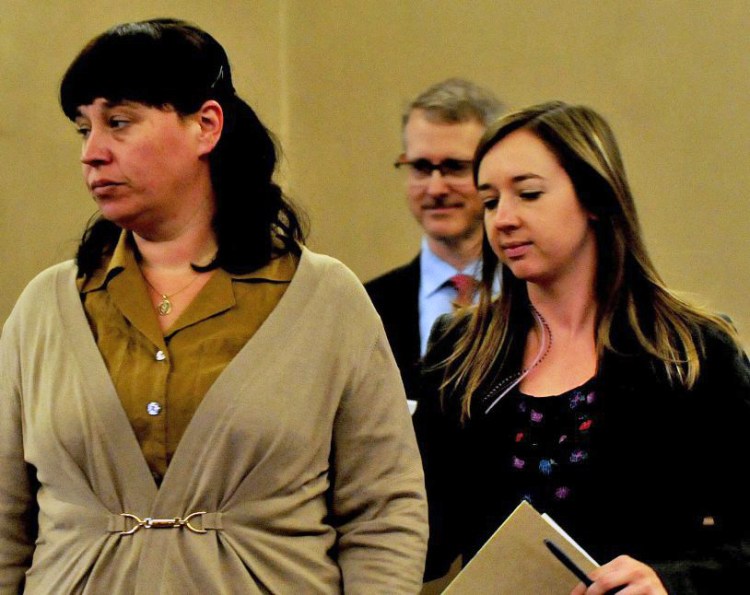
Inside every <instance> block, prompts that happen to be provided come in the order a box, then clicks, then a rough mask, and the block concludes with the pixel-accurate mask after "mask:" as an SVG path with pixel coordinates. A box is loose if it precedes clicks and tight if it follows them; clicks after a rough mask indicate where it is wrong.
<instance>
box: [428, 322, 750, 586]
mask: <svg viewBox="0 0 750 595" xmlns="http://www.w3.org/2000/svg"><path fill="white" fill-rule="evenodd" d="M436 326H437V325H436ZM438 331H439V329H435V330H433V336H435V335H436V334H437V333H438ZM457 335H458V331H457V330H454V331H452V332H449V333H448V335H447V336H444V338H443V340H442V341H439V342H438V343H437V344H436V345H435V346H434V349H433V350H432V351H431V352H430V355H429V358H428V359H430V360H431V359H432V358H433V357H440V354H441V353H442V354H443V356H444V355H446V354H447V353H448V352H449V351H450V349H452V345H453V343H454V341H455V338H456V337H457ZM702 336H703V340H704V345H705V352H704V353H703V357H702V366H701V376H700V378H699V380H698V382H697V383H696V385H695V386H694V387H693V388H692V389H691V390H686V389H684V388H681V387H679V386H672V385H671V384H670V383H669V382H668V381H667V380H666V378H665V375H664V372H663V369H662V368H661V367H660V364H658V363H654V362H653V361H652V360H651V359H650V358H649V357H647V356H645V355H633V356H628V355H625V353H628V352H630V353H633V352H635V350H631V349H626V350H625V351H624V353H620V354H615V353H612V352H608V353H607V354H605V356H604V359H603V361H602V364H601V367H600V370H599V372H598V373H597V392H598V393H599V396H600V398H601V399H602V400H601V401H600V405H601V406H602V410H601V411H602V413H601V418H600V419H599V421H598V422H597V424H598V425H597V424H595V425H594V426H593V427H592V436H591V457H592V458H591V465H592V467H591V469H592V472H591V477H590V482H589V485H586V486H584V489H583V492H582V493H583V494H584V496H583V498H581V499H580V500H579V503H578V504H577V505H575V507H574V509H570V510H569V511H568V514H567V515H561V516H560V517H556V518H555V520H556V521H557V522H558V523H559V524H560V525H562V526H563V528H564V529H565V530H567V531H568V532H569V533H570V534H571V535H572V536H573V538H574V539H576V540H577V541H578V542H579V543H580V544H581V545H582V546H583V547H584V549H586V550H587V551H588V552H589V553H591V555H592V556H593V557H594V558H595V559H597V561H599V562H602V563H604V562H607V561H609V560H610V559H612V558H613V557H614V556H616V555H618V554H629V555H631V556H633V557H634V558H636V559H638V560H641V561H643V562H645V563H647V564H649V565H651V566H652V567H653V568H654V569H655V570H656V571H657V573H658V574H659V575H660V577H661V579H662V581H663V582H664V583H665V585H666V586H667V590H668V591H669V592H670V593H679V594H681V595H685V594H698V593H700V594H709V593H710V594H713V593H732V592H734V593H738V592H750V506H749V505H748V502H750V493H749V492H748V489H747V487H745V486H746V483H747V481H746V478H747V465H748V461H750V368H749V367H748V361H747V358H746V357H745V355H744V354H743V353H742V352H740V351H738V350H737V349H736V348H735V346H734V344H733V343H732V341H731V340H730V339H729V338H727V337H726V336H725V335H723V334H722V333H721V332H718V331H717V330H715V329H713V328H704V329H702ZM521 356H522V353H521V351H520V349H516V350H515V351H513V352H512V353H511V354H509V360H508V363H507V365H506V366H502V368H501V369H496V370H497V373H496V374H495V373H493V374H491V376H492V377H494V378H504V377H506V376H507V375H508V373H509V372H510V371H511V370H513V369H517V368H518V366H519V365H520V362H521ZM435 361H439V360H438V359H436V360H435ZM428 363H429V362H428ZM441 382H442V373H438V372H430V373H428V374H427V375H426V376H425V378H424V386H423V389H424V390H426V391H428V392H426V393H425V394H424V396H423V397H422V400H421V402H420V405H419V407H418V408H417V411H416V413H415V415H414V425H415V429H416V431H417V438H418V441H419V444H420V450H421V453H422V459H423V464H424V467H425V480H426V483H427V498H428V502H429V508H430V545H429V547H428V553H427V554H428V555H427V559H428V560H427V562H428V563H427V578H428V579H429V578H432V577H433V576H439V575H440V573H441V572H443V571H444V570H445V569H446V568H447V565H448V564H449V563H450V561H451V560H452V559H453V558H454V557H455V555H456V554H458V553H462V554H463V555H464V563H466V562H467V561H468V560H469V559H470V558H471V557H472V556H473V555H474V554H475V553H476V551H477V550H478V549H479V547H480V546H481V544H482V543H483V542H484V541H485V540H486V539H487V538H489V537H490V535H491V534H492V532H493V531H494V530H495V529H496V528H497V526H498V525H500V523H501V522H502V521H503V520H504V519H505V517H506V516H507V515H508V514H509V513H510V512H511V511H512V510H513V508H514V507H515V506H516V505H517V504H518V502H517V501H510V498H509V495H510V493H509V492H510V490H509V489H508V486H509V485H510V484H511V482H512V481H513V477H512V473H511V471H510V470H509V467H507V466H504V465H499V464H497V462H498V461H500V460H502V457H503V454H504V453H506V452H508V450H507V448H508V447H507V445H508V444H509V443H510V441H512V440H513V436H512V435H511V434H510V432H511V427H510V426H509V424H508V423H507V421H506V420H507V419H510V418H511V415H510V413H511V412H510V411H508V410H507V406H509V402H507V401H500V403H499V404H498V406H497V407H496V408H494V409H493V410H492V412H491V413H490V414H484V412H483V411H475V412H474V414H473V415H472V417H471V420H470V421H469V422H468V423H467V424H466V425H464V426H461V425H460V424H459V423H458V407H459V404H458V399H459V398H460V391H458V392H449V393H448V394H447V395H446V400H445V401H444V402H443V407H441V404H440V399H439V397H438V392H439V391H438V386H439V384H440V383H441ZM481 393H482V390H481V389H480V394H479V395H478V399H479V400H480V401H481ZM707 518H711V519H712V521H713V522H712V523H711V524H707V523H705V522H704V519H707Z"/></svg>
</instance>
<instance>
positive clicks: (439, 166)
mask: <svg viewBox="0 0 750 595" xmlns="http://www.w3.org/2000/svg"><path fill="white" fill-rule="evenodd" d="M502 107H503V106H502V104H501V103H500V101H499V100H498V99H497V98H496V97H495V96H494V95H493V94H492V93H491V92H489V91H487V90H486V89H483V88H481V87H479V86H477V85H475V84H474V83H472V82H469V81H466V80H463V79H448V80H445V81H442V82H440V83H437V84H435V85H433V86H431V87H430V88H428V89H427V90H426V91H424V92H423V93H421V94H420V95H419V96H418V97H417V98H416V99H415V100H414V101H412V102H411V104H409V106H408V107H407V109H406V110H405V112H404V114H403V116H402V134H403V147H404V152H403V153H402V154H401V155H400V156H399V158H398V160H397V161H396V163H395V164H394V165H395V166H396V167H397V168H399V169H401V170H405V174H406V176H407V201H408V205H409V210H410V211H411V213H412V215H414V218H415V219H416V220H417V222H418V223H419V225H420V226H421V227H422V229H423V232H424V235H423V237H422V246H421V250H420V253H419V254H418V255H417V257H416V258H414V260H412V261H411V262H410V263H408V264H406V265H404V266H402V267H399V268H397V269H394V270H392V271H390V272H387V273H385V274H384V275H382V276H380V277H377V278H375V279H373V280H371V281H369V282H368V283H366V284H365V288H366V289H367V292H368V293H369V294H370V298H371V299H372V301H373V303H374V304H375V308H376V309H377V311H378V312H379V314H380V317H381V318H382V320H383V324H384V326H385V330H386V334H387V335H388V340H389V341H390V344H391V348H392V349H393V354H394V356H395V358H396V362H397V363H398V366H399V368H400V370H401V376H402V378H403V381H404V386H405V388H406V395H407V398H409V400H410V401H414V400H415V399H416V390H417V383H418V381H419V359H420V357H421V356H422V355H424V352H425V350H426V347H427V339H428V337H429V333H430V329H431V328H432V324H433V323H434V322H435V319H436V318H437V317H438V316H439V315H441V314H444V313H447V312H450V311H451V310H452V308H453V307H454V305H456V304H466V303H467V302H468V303H470V302H471V300H472V299H473V298H472V296H473V293H474V289H475V280H478V279H479V277H480V272H481V271H480V268H481V263H480V258H481V247H482V235H483V228H482V219H483V205H482V202H481V200H480V199H479V197H478V196H477V189H476V187H475V186H474V181H473V179H472V169H471V162H472V158H473V156H474V151H475V149H476V147H477V144H478V143H479V139H480V138H481V136H482V134H483V133H484V131H485V129H486V128H487V126H488V125H489V124H490V123H491V122H492V121H493V120H494V119H495V118H497V117H498V116H499V115H500V112H501V111H502ZM410 406H411V408H412V411H413V409H414V407H416V403H415V402H412V403H410Z"/></svg>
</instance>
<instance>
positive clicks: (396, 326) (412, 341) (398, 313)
mask: <svg viewBox="0 0 750 595" xmlns="http://www.w3.org/2000/svg"><path fill="white" fill-rule="evenodd" d="M365 289H366V290H367V293H368V294H370V299H372V303H373V304H374V305H375V309H376V310H377V311H378V314H380V318H381V319H382V320H383V326H385V332H386V335H387V336H388V341H389V342H390V344H391V349H392V350H393V355H394V357H395V358H396V363H397V364H398V367H399V370H401V378H402V379H403V381H404V388H405V389H406V396H407V397H408V398H410V399H416V398H417V392H418V391H417V387H418V383H419V255H417V257H416V258H415V259H414V260H412V261H411V262H410V263H409V264H407V265H404V266H402V267H399V268H397V269H393V270H392V271H389V272H387V273H385V274H384V275H381V276H380V277H376V278H375V279H372V280H371V281H368V282H367V283H365Z"/></svg>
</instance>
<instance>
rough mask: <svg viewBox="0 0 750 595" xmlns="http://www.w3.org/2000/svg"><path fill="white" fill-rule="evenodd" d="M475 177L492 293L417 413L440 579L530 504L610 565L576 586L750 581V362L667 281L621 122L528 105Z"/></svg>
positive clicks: (454, 337) (592, 590) (440, 331)
mask: <svg viewBox="0 0 750 595" xmlns="http://www.w3.org/2000/svg"><path fill="white" fill-rule="evenodd" d="M474 176H475V181H476V184H477V188H478V189H479V192H480V195H481V197H482V199H483V201H484V206H485V220H484V221H485V231H486V237H485V243H484V253H483V266H484V271H483V277H484V281H483V287H482V295H481V299H480V302H479V304H478V305H477V306H476V307H475V308H473V309H470V310H468V311H466V312H464V313H463V314H462V315H457V316H456V317H454V318H453V319H451V320H448V319H443V320H441V321H440V322H439V323H437V324H436V327H435V329H434V330H433V338H432V348H431V350H430V352H429V354H428V355H427V358H426V361H425V368H426V370H427V371H426V374H425V379H424V380H425V381H424V387H423V388H424V391H425V394H424V395H423V398H422V401H420V406H419V408H418V409H417V412H416V414H415V425H416V428H417V437H418V441H419V442H420V448H421V450H422V456H423V464H424V466H425V473H426V482H427V490H428V502H429V504H430V530H431V534H430V546H429V548H428V569H427V577H428V578H431V577H432V576H436V575H439V574H440V573H441V572H443V571H445V569H446V568H447V565H448V564H449V563H450V562H451V560H453V558H455V557H456V555H458V554H462V555H463V562H464V564H465V563H466V562H467V561H468V560H469V559H470V558H471V557H472V556H473V555H474V554H475V553H476V551H477V550H478V549H479V547H481V545H482V544H483V543H484V542H485V541H486V540H487V539H488V538H489V537H490V535H491V534H492V532H493V531H494V530H495V529H496V528H497V527H498V526H499V525H500V524H501V522H502V521H503V520H504V519H505V518H506V517H507V516H508V514H509V513H510V512H511V511H512V510H513V509H514V508H515V507H516V505H517V504H518V503H519V502H520V501H521V500H527V501H529V502H530V503H531V504H532V505H533V506H535V507H536V508H537V509H538V510H539V511H541V512H547V513H548V514H550V516H551V517H552V518H553V519H555V520H556V521H557V522H558V523H559V524H560V525H562V527H563V529H565V530H566V531H568V533H570V534H571V535H572V536H573V538H574V539H576V540H577V541H578V542H579V543H580V544H581V545H582V546H583V547H584V549H586V550H587V551H588V552H589V553H591V554H592V555H593V556H594V558H596V559H599V560H600V561H603V562H605V563H604V564H603V566H601V567H600V568H599V569H597V570H596V571H594V572H592V573H591V578H592V579H594V583H593V585H592V586H591V587H589V588H588V590H585V587H584V586H583V585H582V584H581V585H579V586H578V587H577V588H576V590H575V593H579V594H580V593H583V592H584V591H585V592H586V593H589V594H599V593H604V592H606V591H607V590H609V589H612V588H617V587H627V588H626V589H625V590H624V591H623V593H664V592H665V591H667V590H669V591H673V592H675V593H692V592H696V593H718V592H729V590H727V589H729V586H730V585H732V586H733V587H732V588H734V585H744V586H745V587H747V586H750V580H749V579H748V567H749V564H748V560H749V559H748V551H749V550H748V549H747V548H748V544H749V542H748V536H749V535H750V531H749V527H748V525H749V521H750V512H749V510H750V509H749V508H748V506H747V491H746V488H745V487H744V485H745V481H744V480H743V473H744V466H745V465H746V461H747V460H748V457H749V456H750V403H749V401H748V399H749V397H750V374H749V372H748V364H747V358H746V357H745V354H744V352H743V350H742V348H741V346H740V344H739V342H738V338H737V335H736V332H735V330H734V328H733V327H732V326H731V324H730V323H728V322H727V320H726V319H724V318H723V317H721V316H717V315H715V314H713V313H711V312H709V311H706V310H704V309H702V308H699V307H696V306H694V305H691V304H689V303H687V302H686V301H684V300H683V299H681V298H679V297H678V296H676V295H675V294H674V293H673V292H671V291H670V290H669V289H667V287H666V286H665V284H664V282H663V281H662V279H661V277H660V276H659V274H658V273H657V272H656V270H655V268H654V266H653V264H652V262H651V260H650V258H649V256H648V253H647V251H646V248H645V245H644V242H643V239H642V234H641V230H640V226H639V223H638V218H637V215H636V209H635V205H634V201H633V196H632V194H631V191H630V187H629V184H628V182H627V179H626V176H625V170H624V166H623V163H622V159H621V156H620V152H619V149H618V147H617V144H616V141H615V138H614V135H613V133H612V131H611V129H610V127H609V125H608V124H607V123H606V121H605V120H604V119H603V118H602V117H601V116H600V115H599V114H597V113H596V112H595V111H593V110H591V109H590V108H587V107H583V106H574V105H567V104H565V103H562V102H550V103H545V104H541V105H536V106H532V107H529V108H527V109H522V110H519V111H517V112H514V113H512V114H509V115H507V116H505V117H503V118H501V119H500V120H499V121H497V122H496V123H495V124H494V125H493V126H491V127H490V128H489V129H488V130H487V132H486V134H485V135H484V137H483V138H482V140H481V141H480V144H479V147H478V149H477V152H476V155H475V162H474ZM498 267H500V269H501V274H502V287H501V291H500V295H499V296H497V297H496V298H493V296H492V279H493V277H494V275H495V274H496V272H497V268H498ZM498 580H502V577H498Z"/></svg>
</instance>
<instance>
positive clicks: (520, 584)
mask: <svg viewBox="0 0 750 595" xmlns="http://www.w3.org/2000/svg"><path fill="white" fill-rule="evenodd" d="M544 539H551V540H552V541H554V542H555V544H556V545H557V546H558V547H559V548H560V549H561V550H563V551H564V552H565V553H566V554H568V556H569V557H570V558H571V559H572V560H573V561H574V562H575V563H576V564H577V565H578V566H579V567H580V568H581V569H582V570H583V571H584V572H587V573H588V572H591V571H592V570H593V569H594V568H596V567H597V566H598V564H596V563H595V562H594V561H593V559H592V558H591V557H590V556H588V554H586V553H585V552H584V551H583V550H582V549H581V548H580V546H578V545H577V544H576V543H575V542H574V541H573V540H572V539H571V538H570V537H569V536H568V535H567V534H566V533H565V532H564V531H562V529H559V528H557V525H556V524H555V523H551V522H549V521H548V520H546V519H545V517H543V516H542V515H541V514H539V512H537V510H536V509H535V508H534V507H533V506H531V504H529V503H528V502H526V501H525V500H524V501H522V502H521V504H519V505H518V506H517V507H516V509H515V510H514V511H513V512H512V513H511V514H510V516H509V517H508V518H507V519H505V521H504V522H503V524H502V525H500V527H498V529H497V531H495V533H494V534H493V535H492V537H490V539H489V540H488V541H487V543H485V544H484V545H483V546H482V548H481V549H480V550H479V551H478V552H477V554H476V555H475V556H474V557H473V558H472V559H471V560H470V561H469V563H468V564H467V565H466V566H465V567H464V569H463V570H462V571H461V572H460V573H458V575H456V578H455V579H453V581H451V583H450V584H449V585H448V587H447V588H446V589H445V591H443V593H444V594H445V595H469V594H471V595H483V594H485V593H486V594H487V595H489V594H493V595H558V594H559V595H570V592H571V591H572V590H573V587H575V586H576V584H578V583H579V582H580V581H579V580H578V579H577V578H576V577H575V575H574V574H573V573H572V572H571V571H570V570H568V569H567V568H566V567H565V566H564V565H563V564H562V562H560V561H559V560H558V559H557V558H555V556H554V555H553V554H552V552H550V551H549V550H548V549H547V546H546V545H544Z"/></svg>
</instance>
